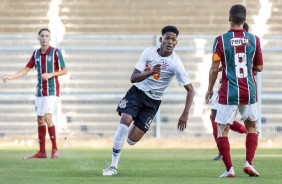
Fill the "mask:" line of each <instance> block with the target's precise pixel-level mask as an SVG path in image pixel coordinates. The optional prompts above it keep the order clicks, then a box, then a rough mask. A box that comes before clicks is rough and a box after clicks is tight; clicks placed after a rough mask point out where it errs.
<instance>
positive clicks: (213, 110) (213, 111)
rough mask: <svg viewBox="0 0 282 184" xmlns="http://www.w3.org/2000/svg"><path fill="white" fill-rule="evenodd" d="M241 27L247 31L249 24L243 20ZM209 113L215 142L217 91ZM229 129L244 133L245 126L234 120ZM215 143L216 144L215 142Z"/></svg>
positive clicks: (218, 158)
mask: <svg viewBox="0 0 282 184" xmlns="http://www.w3.org/2000/svg"><path fill="white" fill-rule="evenodd" d="M243 29H244V30H245V31H246V32H248V31H249V25H248V24H247V23H246V22H245V23H244V24H243ZM218 71H219V72H221V71H222V67H220V68H219V70H218ZM220 85H221V79H220ZM211 105H212V107H211V115H210V120H211V123H212V129H213V137H214V140H215V142H216V143H217V123H216V122H215V121H214V120H215V116H216V109H217V106H218V91H216V92H215V93H214V94H213V95H212V98H211ZM230 129H231V130H233V131H234V132H238V133H240V134H246V133H247V132H246V127H245V126H244V125H241V124H240V123H239V122H238V121H234V122H233V124H232V125H230ZM216 145H217V144H216ZM221 159H222V155H221V154H220V153H219V154H218V156H216V157H214V158H213V159H212V160H221Z"/></svg>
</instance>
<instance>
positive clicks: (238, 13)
mask: <svg viewBox="0 0 282 184" xmlns="http://www.w3.org/2000/svg"><path fill="white" fill-rule="evenodd" d="M246 15H247V10H246V8H245V7H244V6H243V5H240V4H236V5H233V6H232V7H231V9H230V11H229V16H230V18H231V22H233V23H235V24H243V23H244V22H245V20H246Z"/></svg>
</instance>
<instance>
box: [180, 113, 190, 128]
mask: <svg viewBox="0 0 282 184" xmlns="http://www.w3.org/2000/svg"><path fill="white" fill-rule="evenodd" d="M188 114H189V113H188V112H187V113H185V112H183V113H182V115H181V116H180V118H179V120H178V124H177V128H178V130H180V131H183V130H184V129H185V128H186V126H187V120H188Z"/></svg>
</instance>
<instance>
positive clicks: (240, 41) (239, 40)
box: [230, 36, 250, 47]
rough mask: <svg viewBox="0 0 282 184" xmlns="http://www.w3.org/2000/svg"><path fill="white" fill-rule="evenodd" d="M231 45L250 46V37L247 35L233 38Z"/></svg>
mask: <svg viewBox="0 0 282 184" xmlns="http://www.w3.org/2000/svg"><path fill="white" fill-rule="evenodd" d="M230 45H231V46H233V47H238V46H248V45H250V39H249V37H247V36H245V37H235V38H231V39H230Z"/></svg>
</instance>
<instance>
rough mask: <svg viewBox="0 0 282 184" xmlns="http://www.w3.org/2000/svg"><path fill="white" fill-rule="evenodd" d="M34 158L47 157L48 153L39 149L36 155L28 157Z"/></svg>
mask: <svg viewBox="0 0 282 184" xmlns="http://www.w3.org/2000/svg"><path fill="white" fill-rule="evenodd" d="M34 158H47V155H46V153H42V152H40V151H38V152H37V153H36V154H35V155H33V156H31V157H27V159H34Z"/></svg>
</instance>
